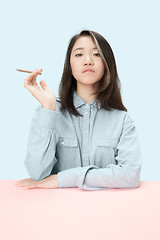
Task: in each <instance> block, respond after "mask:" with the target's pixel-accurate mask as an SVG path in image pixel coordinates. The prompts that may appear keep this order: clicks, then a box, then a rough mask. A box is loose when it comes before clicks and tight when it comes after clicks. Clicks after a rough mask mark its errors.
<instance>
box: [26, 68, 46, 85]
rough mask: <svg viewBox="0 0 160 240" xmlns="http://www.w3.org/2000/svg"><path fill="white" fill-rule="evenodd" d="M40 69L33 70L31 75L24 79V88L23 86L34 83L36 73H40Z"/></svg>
mask: <svg viewBox="0 0 160 240" xmlns="http://www.w3.org/2000/svg"><path fill="white" fill-rule="evenodd" d="M42 70H43V69H42V68H40V69H35V70H34V71H33V72H32V73H30V74H29V75H28V77H26V79H25V81H24V87H25V85H27V84H29V83H32V84H35V83H36V78H37V75H38V73H40V72H42Z"/></svg>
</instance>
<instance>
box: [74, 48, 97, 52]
mask: <svg viewBox="0 0 160 240" xmlns="http://www.w3.org/2000/svg"><path fill="white" fill-rule="evenodd" d="M83 49H84V48H82V47H79V48H76V49H74V50H73V52H74V51H76V50H83ZM92 49H97V48H96V47H94V48H92Z"/></svg>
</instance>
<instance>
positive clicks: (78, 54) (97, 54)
mask: <svg viewBox="0 0 160 240" xmlns="http://www.w3.org/2000/svg"><path fill="white" fill-rule="evenodd" d="M80 55H82V54H81V53H77V54H76V55H75V57H77V56H80ZM94 55H96V56H98V57H100V54H99V53H94Z"/></svg>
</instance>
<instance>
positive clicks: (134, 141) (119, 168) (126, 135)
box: [58, 113, 142, 190]
mask: <svg viewBox="0 0 160 240" xmlns="http://www.w3.org/2000/svg"><path fill="white" fill-rule="evenodd" d="M117 153H118V154H117V155H116V157H115V160H116V162H117V164H109V165H108V166H107V167H106V168H99V167H97V166H96V165H91V166H85V167H77V168H72V169H67V170H64V171H62V172H59V173H58V185H59V187H60V188H64V187H78V188H81V189H84V190H102V189H107V188H137V187H138V186H139V185H140V172H141V168H142V157H141V149H140V144H139V140H138V136H137V132H136V127H135V124H134V121H133V120H132V119H131V117H130V116H129V114H128V113H126V115H125V117H124V121H123V128H122V131H121V136H120V139H119V142H118V145H117Z"/></svg>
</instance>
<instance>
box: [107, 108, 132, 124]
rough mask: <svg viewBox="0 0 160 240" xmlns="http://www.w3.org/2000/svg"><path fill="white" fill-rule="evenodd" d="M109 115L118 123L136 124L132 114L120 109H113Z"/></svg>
mask: <svg viewBox="0 0 160 240" xmlns="http://www.w3.org/2000/svg"><path fill="white" fill-rule="evenodd" d="M109 115H110V116H111V119H112V120H113V121H116V122H121V123H122V124H130V123H132V124H134V119H133V118H132V116H131V115H130V113H128V112H126V111H124V110H119V109H113V108H112V109H111V110H109Z"/></svg>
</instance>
